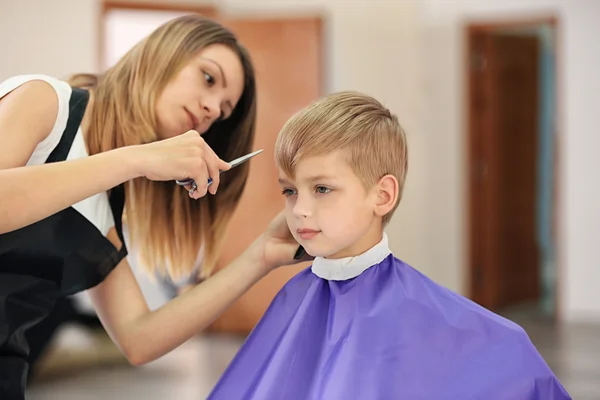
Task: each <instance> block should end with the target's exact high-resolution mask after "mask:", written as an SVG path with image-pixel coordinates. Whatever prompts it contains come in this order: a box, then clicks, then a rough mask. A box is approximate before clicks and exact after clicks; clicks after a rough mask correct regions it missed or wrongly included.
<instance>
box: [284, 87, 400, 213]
mask: <svg viewBox="0 0 600 400" xmlns="http://www.w3.org/2000/svg"><path fill="white" fill-rule="evenodd" d="M338 149H340V150H342V151H343V152H344V155H345V157H346V161H347V162H348V165H349V166H350V167H351V168H352V170H353V171H354V173H355V174H356V176H357V177H358V178H359V179H360V180H361V182H362V183H363V185H364V187H365V189H369V188H371V187H372V186H373V185H374V184H375V183H377V181H379V179H381V178H382V177H384V176H385V175H388V174H390V175H393V176H394V177H395V178H396V179H397V180H398V185H399V193H398V201H397V202H396V205H395V206H394V208H393V209H392V210H391V211H390V212H389V213H388V214H386V215H385V217H384V218H383V223H384V224H387V223H388V222H389V220H390V219H391V218H392V215H393V214H394V212H395V210H396V208H397V207H398V204H399V203H400V200H401V198H402V192H403V189H404V183H405V181H406V173H407V170H408V149H407V142H406V134H405V132H404V130H403V129H402V127H401V126H400V123H399V122H398V118H397V117H396V116H395V115H394V114H392V113H391V112H390V111H389V110H388V109H387V108H385V107H384V106H383V105H382V104H381V103H379V102H378V101H377V100H375V99H374V98H372V97H370V96H367V95H365V94H362V93H358V92H352V91H346V92H339V93H334V94H331V95H329V96H325V97H323V98H321V99H319V100H317V101H315V102H313V103H312V104H310V105H309V106H308V107H306V108H304V109H303V110H301V111H299V112H298V113H296V114H295V115H294V116H292V118H290V119H289V120H288V121H287V122H286V124H285V125H284V126H283V128H282V129H281V131H280V132H279V136H278V137H277V141H276V143H275V161H276V163H277V166H278V167H279V168H280V169H281V170H282V171H283V172H284V173H285V174H286V175H287V176H288V177H290V178H294V175H295V170H296V167H297V165H298V163H299V162H300V161H301V160H302V159H303V158H306V157H312V156H319V155H323V154H327V153H330V152H332V151H334V150H338Z"/></svg>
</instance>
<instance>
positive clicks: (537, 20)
mask: <svg viewBox="0 0 600 400" xmlns="http://www.w3.org/2000/svg"><path fill="white" fill-rule="evenodd" d="M465 25H466V26H465V29H464V32H463V33H464V35H465V39H464V43H465V44H466V45H465V47H464V54H463V60H464V64H463V72H464V74H465V75H464V79H465V81H464V82H465V84H464V85H465V86H464V87H465V91H464V96H465V98H464V100H463V101H464V104H465V116H464V117H465V119H466V147H467V148H466V149H465V150H466V160H467V163H466V168H465V173H466V177H467V183H466V187H465V190H466V193H465V194H466V205H467V210H466V214H467V220H466V226H465V227H466V233H467V235H466V236H467V241H466V246H467V252H466V254H467V260H468V261H467V268H468V270H467V286H466V287H467V288H468V293H469V297H470V298H471V300H473V301H475V302H480V301H482V298H483V296H482V294H481V293H479V291H478V289H477V284H476V281H477V278H478V277H477V268H476V265H475V262H476V259H477V251H478V250H477V249H478V247H479V246H480V244H479V243H480V240H481V238H480V236H479V235H477V234H476V233H475V230H476V226H475V220H476V218H477V217H478V215H477V212H476V209H475V208H474V205H473V202H474V201H475V199H476V189H475V188H474V187H473V186H474V180H473V178H472V176H473V174H475V173H476V162H477V160H478V159H479V154H480V152H479V151H478V150H477V147H476V146H475V143H476V141H477V135H478V132H477V131H478V130H477V124H476V121H477V120H476V117H475V112H474V111H473V110H472V109H471V96H472V93H473V92H474V91H475V89H476V87H477V86H476V85H477V84H478V83H477V80H476V79H473V76H472V73H471V71H472V70H471V67H470V65H471V62H472V60H471V49H472V47H473V43H474V39H475V37H476V36H477V35H479V34H482V33H491V32H493V31H496V30H498V29H503V28H528V27H532V26H538V25H549V26H550V27H552V29H553V33H554V34H553V46H554V66H555V67H554V77H553V79H554V86H555V88H554V109H555V115H556V118H555V121H556V123H555V125H554V131H553V142H554V143H553V146H554V147H553V149H554V154H553V181H552V185H553V188H552V210H551V213H552V222H551V229H552V232H551V238H552V244H553V249H554V261H555V262H554V268H555V280H554V291H555V301H554V312H553V315H552V319H553V320H554V322H557V321H559V320H560V319H561V316H562V315H563V314H562V311H563V310H562V308H561V307H562V304H561V302H560V301H558V300H559V298H561V297H562V296H561V294H562V287H561V282H562V281H563V280H562V278H563V275H564V270H563V266H564V262H563V256H562V254H563V252H562V251H561V248H560V242H559V240H558V232H560V230H559V229H560V210H561V204H559V201H560V198H559V196H558V193H559V192H558V188H559V184H560V182H561V178H562V176H561V174H560V168H559V165H560V161H561V158H562V157H561V151H562V149H561V146H560V140H561V137H560V132H562V131H563V129H562V107H561V105H562V101H561V95H562V93H563V90H562V86H561V78H560V77H561V75H562V65H561V63H560V61H561V59H562V54H563V52H562V47H561V43H560V42H561V37H562V34H561V24H560V23H559V17H558V16H557V15H556V14H553V13H551V14H544V15H538V16H534V17H525V18H523V17H515V18H509V17H506V18H501V19H488V18H485V19H484V18H480V19H471V20H470V21H467V22H466V24H465Z"/></svg>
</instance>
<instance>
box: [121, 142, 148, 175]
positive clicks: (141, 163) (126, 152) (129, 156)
mask: <svg viewBox="0 0 600 400" xmlns="http://www.w3.org/2000/svg"><path fill="white" fill-rule="evenodd" d="M114 151H115V152H120V154H119V156H120V158H122V160H123V165H125V166H126V168H127V169H128V170H129V171H130V175H131V178H130V179H135V178H140V177H143V176H146V170H147V167H148V166H147V165H146V157H145V155H144V147H143V145H132V146H126V147H121V148H119V149H116V150H114Z"/></svg>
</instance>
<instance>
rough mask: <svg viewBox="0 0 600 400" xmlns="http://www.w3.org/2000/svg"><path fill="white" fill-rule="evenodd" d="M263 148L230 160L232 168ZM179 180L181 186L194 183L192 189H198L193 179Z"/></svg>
mask: <svg viewBox="0 0 600 400" xmlns="http://www.w3.org/2000/svg"><path fill="white" fill-rule="evenodd" d="M262 151H263V149H260V150H256V151H255V152H252V153H250V154H246V155H245V156H241V157H239V158H236V159H235V160H233V161H231V162H229V165H231V168H234V167H237V166H238V165H240V164H242V163H244V162H246V161H248V160H249V159H251V158H252V157H254V156H255V155H257V154H260V153H262ZM223 172H226V171H219V174H221V173H223ZM175 182H177V184H178V185H181V186H185V185H192V189H190V191H191V192H192V191H194V190H195V189H196V182H194V180H193V179H185V180H178V181H175ZM211 183H212V179H210V178H208V185H209V186H210V184H211Z"/></svg>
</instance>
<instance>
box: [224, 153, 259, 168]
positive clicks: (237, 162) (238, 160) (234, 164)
mask: <svg viewBox="0 0 600 400" xmlns="http://www.w3.org/2000/svg"><path fill="white" fill-rule="evenodd" d="M262 152H263V149H260V150H256V151H255V152H253V153H250V154H246V155H245V156H241V157H239V158H236V159H235V160H233V161H231V162H230V163H229V165H231V168H233V167H237V166H238V165H240V164H241V163H243V162H245V161H246V160H249V159H251V158H252V157H254V156H255V155H257V154H260V153H262Z"/></svg>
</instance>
